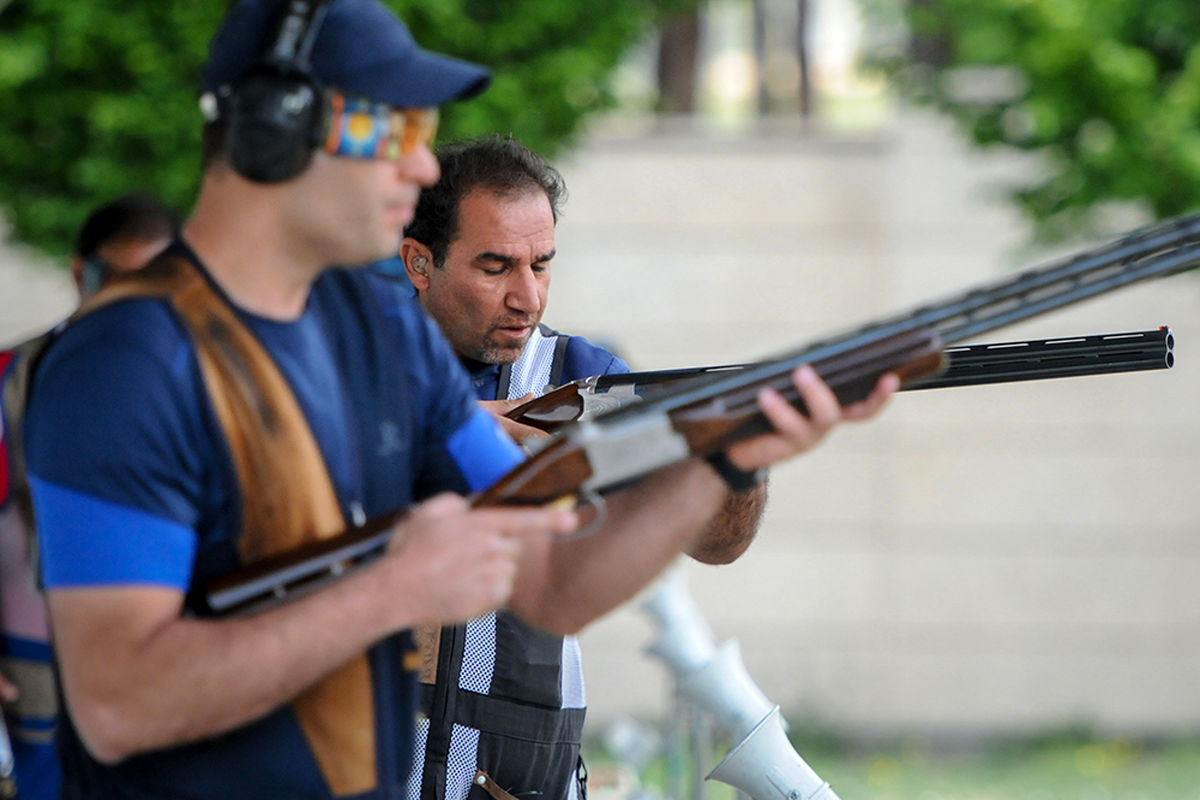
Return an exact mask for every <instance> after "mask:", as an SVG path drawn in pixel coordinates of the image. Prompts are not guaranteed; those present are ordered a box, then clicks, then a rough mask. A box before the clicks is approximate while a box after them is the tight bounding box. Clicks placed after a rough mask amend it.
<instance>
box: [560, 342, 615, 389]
mask: <svg viewBox="0 0 1200 800" xmlns="http://www.w3.org/2000/svg"><path fill="white" fill-rule="evenodd" d="M626 372H629V365H628V364H626V363H625V362H624V361H623V360H622V359H621V358H620V357H618V356H616V355H614V354H613V353H611V352H609V351H608V350H606V349H605V348H603V347H600V346H599V345H595V344H592V343H591V342H589V341H588V340H587V339H585V338H583V337H582V336H572V337H571V338H570V341H568V342H567V351H566V352H565V353H564V354H563V382H566V381H574V380H578V379H580V378H590V377H592V376H593V375H623V374H625V373H626Z"/></svg>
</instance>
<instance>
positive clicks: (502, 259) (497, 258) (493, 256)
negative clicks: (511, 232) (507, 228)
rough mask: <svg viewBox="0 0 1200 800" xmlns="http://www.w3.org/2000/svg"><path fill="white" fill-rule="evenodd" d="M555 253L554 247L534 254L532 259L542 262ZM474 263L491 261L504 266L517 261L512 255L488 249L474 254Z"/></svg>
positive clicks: (556, 252)
mask: <svg viewBox="0 0 1200 800" xmlns="http://www.w3.org/2000/svg"><path fill="white" fill-rule="evenodd" d="M557 254H558V249H557V248H555V249H554V250H551V251H550V252H549V253H543V254H541V255H539V256H536V257H535V258H534V259H533V263H534V264H541V263H542V262H545V261H549V260H551V259H552V258H554V256H555V255H557ZM475 263H477V264H478V263H492V264H500V265H501V266H505V267H512V266H514V265H515V264H516V263H517V259H515V258H513V257H512V256H506V255H504V254H503V253H493V252H492V251H490V250H484V251H483V252H482V253H479V254H478V255H476V256H475Z"/></svg>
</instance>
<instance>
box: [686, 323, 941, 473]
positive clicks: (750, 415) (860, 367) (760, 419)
mask: <svg viewBox="0 0 1200 800" xmlns="http://www.w3.org/2000/svg"><path fill="white" fill-rule="evenodd" d="M812 366H813V369H815V370H816V372H817V374H818V375H820V376H821V378H822V379H823V380H824V381H825V383H826V384H828V386H829V388H830V389H831V390H833V393H834V395H836V396H837V399H838V402H839V403H840V404H841V405H843V406H847V405H850V404H852V403H856V402H858V401H860V400H864V399H866V398H867V397H868V396H869V395H870V394H871V391H872V390H873V389H874V388H875V385H876V384H877V383H878V381H879V378H880V377H881V376H883V375H884V374H885V373H887V372H895V373H896V374H897V375H898V376H899V377H900V382H901V384H903V383H905V382H907V381H912V380H916V379H918V378H923V377H926V376H928V375H934V374H937V372H938V371H939V370H941V369H943V368H944V366H945V354H944V353H943V352H942V344H941V339H940V338H939V337H938V335H937V333H936V332H934V331H931V330H927V329H917V330H912V331H905V332H903V333H899V334H896V335H895V336H891V337H889V338H887V339H883V340H881V341H878V342H874V343H872V344H870V345H868V346H865V347H860V348H856V349H854V350H852V351H850V352H847V353H842V354H839V355H836V356H831V357H830V358H827V359H823V360H821V361H817V362H815V363H814V364H813V365H812ZM791 375H792V367H790V366H789V367H786V368H784V369H782V370H781V372H780V374H779V375H778V376H777V377H776V378H775V379H773V380H772V381H770V383H769V384H767V385H770V386H771V387H772V388H773V389H775V390H776V391H778V392H780V393H781V394H783V396H784V397H785V398H786V399H787V400H788V401H789V402H790V403H791V404H792V405H793V406H795V407H796V408H798V409H800V410H801V411H804V410H805V408H804V401H803V400H802V399H801V397H800V394H799V392H798V391H797V390H796V388H795V386H794V385H793V384H792V378H791ZM763 385H764V384H762V383H756V384H755V385H752V386H748V387H746V388H745V389H740V390H737V391H735V392H731V393H728V394H726V395H722V396H721V397H717V398H714V399H711V400H705V401H701V402H698V403H694V404H692V405H690V406H685V407H683V408H680V409H677V410H675V411H672V412H671V424H672V426H673V427H674V428H675V430H676V431H678V432H679V433H680V434H681V435H682V436H683V437H684V438H685V439H686V440H687V443H688V447H689V448H690V450H691V451H692V453H694V454H697V455H707V454H709V453H713V452H716V451H717V450H722V449H724V448H726V447H728V446H729V445H731V444H733V443H734V442H737V441H740V440H742V439H748V438H750V437H751V436H756V435H758V434H761V433H766V432H768V431H769V430H771V425H770V423H769V422H768V421H767V419H766V417H764V416H763V415H762V414H761V413H760V412H759V411H758V391H759V389H760V388H761V387H762V386H763Z"/></svg>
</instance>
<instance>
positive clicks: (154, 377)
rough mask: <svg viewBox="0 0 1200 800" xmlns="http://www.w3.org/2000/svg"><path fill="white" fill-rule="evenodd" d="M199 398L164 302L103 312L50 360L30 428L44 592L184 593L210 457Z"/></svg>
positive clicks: (45, 361) (186, 347)
mask: <svg viewBox="0 0 1200 800" xmlns="http://www.w3.org/2000/svg"><path fill="white" fill-rule="evenodd" d="M202 391H203V390H202V387H201V386H200V384H199V376H198V372H197V371H196V368H195V359H194V356H193V355H192V350H191V346H190V344H189V343H188V341H187V339H186V337H185V336H184V335H183V333H182V331H181V330H180V329H179V327H178V325H177V324H176V323H175V321H174V319H173V318H172V317H171V315H170V312H169V311H168V310H167V309H166V307H165V306H164V305H163V304H161V303H159V302H157V301H152V300H137V301H129V302H124V303H118V304H116V305H114V306H111V307H109V308H105V309H102V310H100V311H97V312H95V313H94V314H92V315H90V316H88V317H86V318H85V319H83V320H82V321H80V322H78V323H76V324H75V325H73V326H71V327H70V328H68V329H67V330H66V331H65V332H64V333H63V334H62V336H61V337H60V338H59V340H58V341H56V342H55V344H54V345H53V346H52V347H51V348H50V349H49V350H48V351H47V353H46V355H45V356H44V357H43V358H42V361H41V362H40V363H39V365H38V370H37V374H36V376H35V379H34V386H33V390H32V392H31V396H30V400H29V405H28V411H27V414H26V420H25V428H24V433H25V443H26V459H27V463H28V468H29V473H30V487H31V491H32V494H33V501H34V512H35V516H36V519H37V525H38V540H39V546H40V548H41V563H42V569H43V580H44V581H45V584H46V586H47V588H50V589H54V588H61V587H70V586H103V585H122V584H153V585H163V586H170V587H173V588H177V589H180V590H181V591H182V590H186V589H187V586H188V582H189V578H190V574H191V570H192V563H193V559H194V556H195V552H196V540H195V534H194V530H195V529H196V526H197V523H198V518H199V516H200V513H201V511H200V508H201V505H200V496H201V494H202V486H203V478H202V477H201V476H202V475H204V474H207V471H206V469H205V464H204V463H203V458H204V456H203V455H202V454H203V453H204V452H206V451H208V450H211V449H212V446H211V441H212V431H210V430H206V429H205V428H204V423H203V415H202V414H201V413H200V412H199V411H198V409H199V408H200V406H199V405H198V403H200V402H202V400H201V397H202V394H201V393H202ZM205 441H208V442H210V444H209V445H208V446H207V447H205V445H204V444H203V443H204V442H205Z"/></svg>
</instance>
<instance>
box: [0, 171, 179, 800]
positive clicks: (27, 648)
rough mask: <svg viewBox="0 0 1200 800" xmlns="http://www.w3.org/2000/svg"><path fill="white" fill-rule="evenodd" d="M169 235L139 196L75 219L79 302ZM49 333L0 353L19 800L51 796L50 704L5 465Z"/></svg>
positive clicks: (11, 711)
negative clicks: (29, 378) (80, 221)
mask: <svg viewBox="0 0 1200 800" xmlns="http://www.w3.org/2000/svg"><path fill="white" fill-rule="evenodd" d="M178 229H179V221H178V220H177V219H176V217H175V215H174V214H173V213H172V212H171V211H170V210H168V209H167V208H166V207H165V206H163V205H162V204H161V203H159V202H158V201H157V200H155V199H154V198H153V197H150V196H149V195H145V194H128V195H124V196H122V197H119V198H117V199H116V200H113V201H112V202H109V203H105V204H104V205H102V206H100V207H99V208H97V209H96V210H95V211H93V212H92V213H91V214H89V215H88V217H87V219H86V220H84V223H83V226H82V227H81V228H80V230H79V235H78V236H77V238H76V242H75V249H74V252H73V253H72V255H71V259H70V269H71V274H72V275H73V276H74V278H75V286H76V288H77V291H78V294H79V302H80V303H83V302H85V301H86V300H88V299H89V298H91V297H92V296H93V295H94V294H95V293H96V292H97V291H99V290H100V287H101V286H103V285H104V283H105V282H106V281H108V279H109V278H111V277H113V276H115V275H122V274H125V273H129V272H133V271H135V270H137V269H140V268H141V267H143V266H144V265H145V264H146V263H147V262H149V261H150V259H152V258H153V257H154V256H156V255H158V254H159V253H160V252H161V251H162V250H163V249H164V248H165V247H166V246H167V245H168V244H169V243H170V242H171V239H172V238H174V236H175V234H176V232H177V231H178ZM55 330H57V328H56V329H55ZM54 333H55V331H53V330H52V331H50V332H48V333H45V334H43V335H41V336H38V337H36V338H34V339H31V340H29V341H26V342H23V343H21V344H18V345H16V346H15V347H13V348H11V349H9V350H6V351H2V352H0V397H2V398H3V405H2V409H3V413H2V414H0V700H3V702H4V704H5V712H4V717H5V722H6V723H7V726H8V730H9V734H10V739H11V740H12V746H13V756H14V759H15V766H16V770H15V778H16V782H17V785H18V786H19V788H20V793H21V798H23V800H42V799H43V798H46V799H48V798H55V797H58V789H59V783H60V778H59V767H58V760H57V757H56V755H55V752H54V741H53V740H54V724H55V717H56V716H57V714H58V699H57V695H56V692H55V686H54V674H53V670H52V667H51V660H50V643H49V634H48V632H47V625H46V608H45V603H44V600H43V598H42V595H41V593H40V592H39V590H38V582H37V577H36V575H35V572H34V565H33V560H32V558H31V553H32V550H33V548H32V547H31V545H32V542H33V521H32V517H31V515H30V513H29V507H28V496H27V487H26V486H25V484H24V468H23V465H22V464H20V463H18V462H17V461H16V460H15V459H16V458H17V457H18V453H17V452H16V448H17V447H19V443H18V439H17V435H16V434H17V430H16V426H17V425H19V420H20V419H21V418H22V417H23V415H24V409H25V400H26V397H25V394H26V390H27V388H28V384H27V381H26V379H25V378H26V376H27V375H28V374H29V370H30V369H32V366H33V364H34V363H35V362H36V361H37V358H38V355H39V354H40V353H41V352H42V350H43V349H44V348H45V347H46V346H47V345H48V344H49V342H50V341H51V339H52V338H53V337H54Z"/></svg>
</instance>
